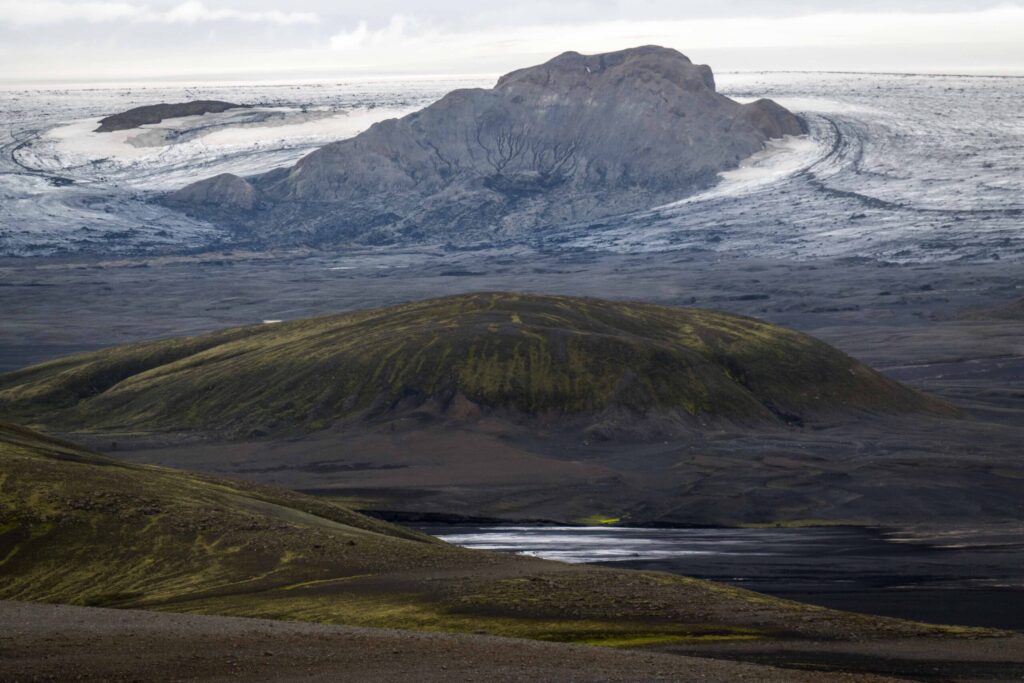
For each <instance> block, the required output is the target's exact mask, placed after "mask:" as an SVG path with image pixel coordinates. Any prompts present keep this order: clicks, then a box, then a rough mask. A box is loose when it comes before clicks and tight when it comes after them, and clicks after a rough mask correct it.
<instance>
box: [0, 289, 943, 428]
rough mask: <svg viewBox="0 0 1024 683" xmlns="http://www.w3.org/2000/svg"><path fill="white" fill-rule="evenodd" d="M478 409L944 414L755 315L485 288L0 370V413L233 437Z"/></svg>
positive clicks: (696, 414)
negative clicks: (3, 372) (1, 373)
mask: <svg viewBox="0 0 1024 683" xmlns="http://www.w3.org/2000/svg"><path fill="white" fill-rule="evenodd" d="M481 408H482V409H483V410H485V411H488V410H490V411H499V412H505V413H507V414H512V415H515V416H520V417H522V416H527V417H533V418H544V419H551V418H553V417H557V416H562V417H568V418H573V419H577V420H581V421H583V424H587V425H593V424H601V423H602V421H604V422H605V423H608V422H609V421H611V422H616V423H618V424H621V423H624V422H629V421H630V420H635V419H637V418H641V417H642V418H650V419H657V420H659V421H660V422H661V424H663V425H664V424H670V425H673V426H674V427H676V428H689V427H692V426H694V425H697V424H699V423H701V422H705V421H707V420H715V419H722V420H730V421H739V422H745V423H756V422H776V423H800V422H802V421H804V420H807V419H812V418H814V417H817V416H821V415H834V414H837V413H849V412H853V411H868V412H877V413H899V412H906V411H919V410H926V411H946V410H948V408H947V407H946V406H945V405H944V404H942V403H940V402H938V401H936V400H933V399H931V398H928V397H926V396H924V395H922V394H920V393H917V392H915V391H912V390H910V389H907V388H905V387H903V386H901V385H900V384H898V383H896V382H894V381H891V380H889V379H886V378H885V377H883V376H882V375H880V374H878V373H877V372H875V371H873V370H871V369H870V368H868V367H866V366H864V365H863V364H861V363H858V362H857V361H855V360H853V359H851V358H850V357H848V356H846V355H845V354H843V353H841V352H839V351H837V350H836V349H834V348H832V347H830V346H828V345H827V344H825V343H823V342H821V341H818V340H816V339H814V338H812V337H809V336H807V335H805V334H801V333H798V332H794V331H791V330H787V329H783V328H780V327H777V326H774V325H770V324H768V323H764V322H760V321H758V320H754V319H750V318H743V317H738V316H734V315H728V314H725V313H716V312H712V311H706V310H696V309H682V308H671V307H665V306H653V305H645V304H638V303H618V302H610V301H602V300H596V299H580V298H570V297H556V296H525V295H516V294H500V293H498V294H494V293H489V294H473V295H464V296H455V297H450V298H443V299H434V300H428V301H422V302H417V303H411V304H405V305H400V306H394V307H390V308H383V309H378V310H370V311H360V312H355V313H347V314H343V315H336V316H328V317H320V318H313V319H308V320H300V321H295V322H289V323H284V324H278V325H261V326H254V327H245V328H239V329H233V330H227V331H224V332H218V333H214V334H208V335H204V336H199V337H192V338H186V339H175V340H168V341H157V342H151V343H144V344H135V345H131V346H123V347H116V348H112V349H106V350H103V351H99V352H94V353H88V354H83V355H78V356H72V357H69V358H65V359H61V360H57V361H54V362H50V363H46V364H43V365H39V366H35V367H32V368H28V369H25V370H22V371H18V372H15V373H10V374H8V375H5V376H0V409H2V410H3V411H5V412H6V413H7V414H9V415H13V416H16V417H17V418H18V419H20V420H21V421H23V422H29V423H34V424H41V425H45V426H48V427H51V428H58V429H62V430H71V429H91V430H101V431H115V430H132V431H135V430H190V429H196V430H206V431H216V432H220V433H223V434H229V435H234V436H248V435H259V434H270V433H282V432H294V431H303V430H306V431H308V430H314V429H318V428H323V427H326V426H328V425H330V424H332V423H333V422H335V421H337V420H339V419H342V418H349V417H357V416H362V417H373V416H381V415H385V416H386V415H395V414H404V413H407V412H409V411H413V410H424V411H432V412H434V413H435V414H436V413H446V414H449V415H465V414H467V413H469V414H472V413H473V412H474V411H476V410H477V409H481ZM610 416H611V417H610Z"/></svg>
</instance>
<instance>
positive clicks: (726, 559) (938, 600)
mask: <svg viewBox="0 0 1024 683" xmlns="http://www.w3.org/2000/svg"><path fill="white" fill-rule="evenodd" d="M418 528H419V529H420V530H422V531H425V532H427V533H429V534H432V535H434V536H437V537H439V538H441V539H443V540H445V541H448V542H449V543H453V544H456V545H461V546H465V547H468V548H476V549H481V550H495V551H500V552H511V553H522V554H527V555H534V556H537V557H543V558H546V559H551V560H560V561H563V562H573V563H590V564H602V565H609V566H615V567H622V568H631V569H649V570H656V571H665V572H672V573H676V574H685V575H687V576H695V577H699V578H704V579H712V580H715V581H722V582H725V583H730V584H733V585H736V586H741V587H744V588H748V589H750V590H755V591H759V592H762V593H768V594H771V595H777V596H780V597H784V598H790V599H793V600H799V601H801V602H808V603H812V604H817V605H823V606H826V607H833V608H836V609H844V610H850V611H854V612H865V613H870V614H880V615H886V616H893V617H901V618H904V619H914V620H917V621H928V622H935V623H949V624H962V625H971V626H989V627H996V628H1010V629H1017V630H1024V532H1022V531H1021V530H1019V529H1008V530H1001V531H999V532H997V533H993V532H992V531H986V532H985V533H980V532H979V533H976V534H972V533H969V532H955V533H953V532H951V533H948V534H931V535H930V536H929V537H928V538H927V540H924V539H922V538H915V537H911V536H908V535H899V534H896V533H883V532H880V531H875V530H871V529H861V528H853V527H830V528H805V529H780V528H770V529H635V528H621V527H544V526H444V525H437V526H419V527H418Z"/></svg>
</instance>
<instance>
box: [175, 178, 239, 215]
mask: <svg viewBox="0 0 1024 683" xmlns="http://www.w3.org/2000/svg"><path fill="white" fill-rule="evenodd" d="M172 197H173V198H174V201H177V202H182V203H188V204H193V205H196V206H208V207H210V208H211V209H221V210H224V209H227V210H234V211H252V210H253V209H254V208H256V189H255V188H254V187H253V186H252V185H251V184H250V183H249V182H248V181H247V180H245V179H243V178H239V177H238V176H236V175H232V174H231V173H222V174H220V175H218V176H214V177H213V178H209V179H207V180H204V181H202V182H198V183H193V184H191V185H189V186H187V187H185V188H182V189H181V190H178V191H177V192H175V193H174V194H173V195H172Z"/></svg>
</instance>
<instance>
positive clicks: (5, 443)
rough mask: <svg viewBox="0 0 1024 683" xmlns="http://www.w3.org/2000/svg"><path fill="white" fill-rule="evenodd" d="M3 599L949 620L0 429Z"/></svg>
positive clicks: (762, 621) (388, 620)
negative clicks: (859, 607)
mask: <svg viewBox="0 0 1024 683" xmlns="http://www.w3.org/2000/svg"><path fill="white" fill-rule="evenodd" d="M0 600H25V601H44V602H60V603H70V604H77V605H106V606H117V607H134V608H148V609H158V610H167V611H176V612H192V613H206V614H230V615H240V616H262V617H270V618H282V619H294V620H302V621H315V622H324V623H336V624H354V625H362V626H382V627H397V628H408V629H419V630H448V631H466V632H486V633H494V634H500V635H511V636H523V637H530V638H538V639H544V640H569V641H580V642H590V643H597V644H606V645H630V644H645V643H663V642H704V641H705V640H709V641H719V640H730V639H736V640H747V639H751V638H772V637H808V636H809V637H813V638H819V637H822V636H836V635H839V634H845V635H851V634H852V635H856V636H857V637H880V636H884V635H897V634H899V635H919V634H925V633H942V632H946V631H947V630H946V629H943V628H940V627H931V626H923V625H916V624H909V623H906V622H900V621H895V620H891V619H881V618H874V617H867V616H858V615H851V614H844V613H840V612H832V611H829V610H825V609H821V608H812V607H806V606H803V605H798V604H796V603H791V602H787V601H784V600H777V599H773V598H768V597H766V596H760V595H757V594H754V593H749V592H747V591H742V590H737V589H732V588H728V587H725V586H719V585H717V584H712V583H708V582H704V581H697V580H694V579H687V578H684V577H674V576H669V575H665V574H648V573H642V572H629V571H614V570H610V569H601V568H588V567H580V566H573V565H565V564H561V563H552V562H545V561H542V560H537V559H533V558H522V557H514V556H509V555H496V554H491V553H483V552H477V551H470V550H463V549H459V548H455V547H452V546H449V545H446V544H444V543H441V542H439V541H436V540H434V539H431V538H429V537H426V536H421V535H420V534H417V533H415V532H411V531H406V530H403V529H401V528H399V527H395V526H392V525H389V524H385V523H383V522H378V521H375V520H371V519H368V518H366V517H363V516H361V515H359V514H356V513H354V512H352V511H350V510H347V509H345V508H342V507H339V506H337V505H334V504H332V503H329V502H325V501H323V500H321V499H317V498H313V497H309V496H304V495H301V494H296V493H290V492H286V491H279V490H274V489H268V488H262V487H255V486H251V485H246V484H241V483H237V482H230V481H225V480H220V479H214V478H207V477H202V476H198V475H193V474H188V473H184V472H177V471H174V470H170V469H164V468H157V467H146V466H138V465H128V464H124V463H120V462H117V461H115V460H111V459H108V458H105V457H103V456H100V455H97V454H94V453H90V452H88V451H85V450H82V449H80V448H77V447H75V446H74V445H71V444H68V443H65V442H62V441H56V440H53V439H50V438H47V437H45V436H42V435H40V434H37V433H34V432H31V431H28V430H24V429H21V428H19V427H14V426H12V425H8V424H3V423H0Z"/></svg>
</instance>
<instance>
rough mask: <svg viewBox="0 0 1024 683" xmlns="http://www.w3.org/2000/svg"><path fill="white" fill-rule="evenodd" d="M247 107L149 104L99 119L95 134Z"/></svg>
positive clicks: (201, 103) (212, 103) (197, 102)
mask: <svg viewBox="0 0 1024 683" xmlns="http://www.w3.org/2000/svg"><path fill="white" fill-rule="evenodd" d="M246 106H248V105H242V104H232V103H231V102H219V101H217V100H194V101H192V102H180V103H176V104H150V105H146V106H144V107H136V108H135V109H129V110H128V111H125V112H121V113H120V114H114V115H112V116H108V117H106V118H104V119H100V127H99V128H97V129H96V131H95V132H97V133H112V132H114V131H115V130H131V129H132V128H139V127H140V126H145V125H147V124H152V123H160V122H161V121H163V120H164V119H177V118H182V117H184V116H199V115H202V114H219V113H221V112H225V111H227V110H229V109H240V108H242V107H246Z"/></svg>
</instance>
